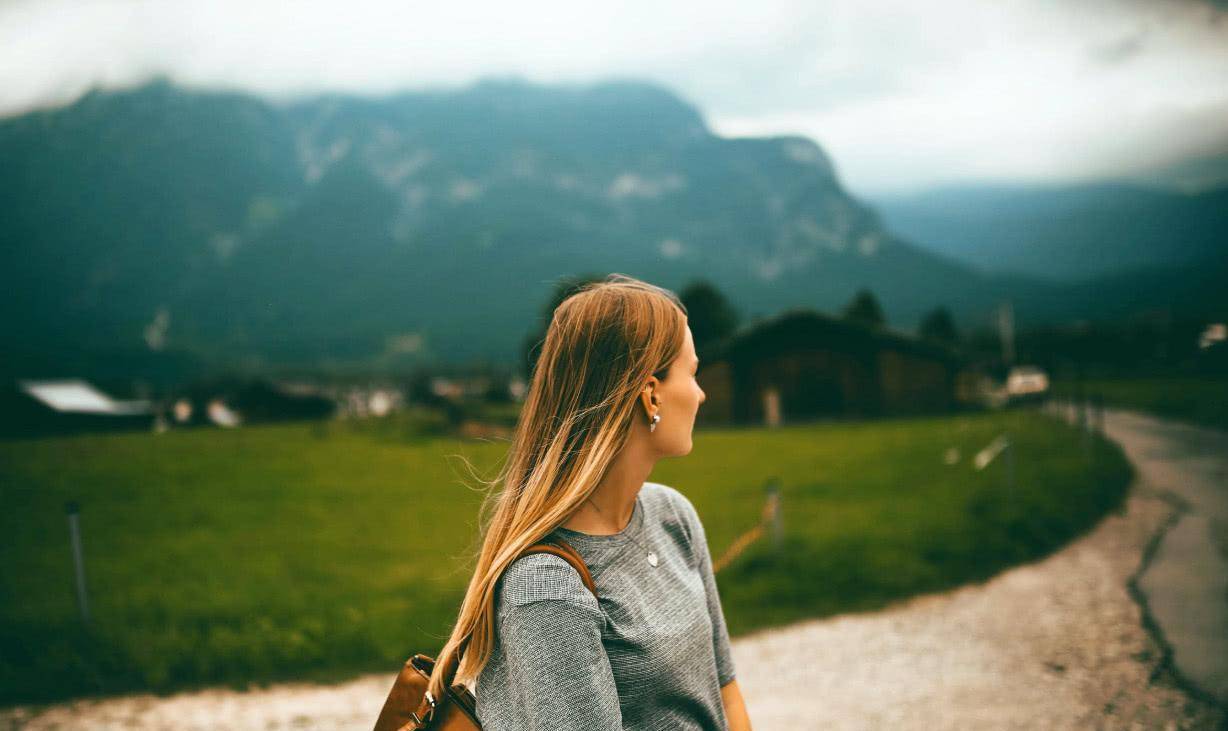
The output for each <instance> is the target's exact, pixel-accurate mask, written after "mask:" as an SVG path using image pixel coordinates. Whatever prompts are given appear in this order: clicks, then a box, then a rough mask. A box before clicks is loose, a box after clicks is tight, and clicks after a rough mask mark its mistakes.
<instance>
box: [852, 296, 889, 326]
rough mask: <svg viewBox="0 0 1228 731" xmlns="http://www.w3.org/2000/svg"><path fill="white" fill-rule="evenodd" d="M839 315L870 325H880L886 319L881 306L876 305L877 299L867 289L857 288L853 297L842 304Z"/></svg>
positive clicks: (883, 323) (885, 321) (884, 322)
mask: <svg viewBox="0 0 1228 731" xmlns="http://www.w3.org/2000/svg"><path fill="white" fill-rule="evenodd" d="M841 316H842V317H843V318H844V319H846V320H848V321H850V322H858V323H861V324H863V325H869V326H870V327H882V326H883V325H885V324H886V323H887V319H886V318H885V317H883V308H882V307H879V305H878V299H877V298H875V296H874V294H873V293H872V292H871V291H870V290H868V289H861V290H858V291H857V294H855V295H853V299H851V300H849V303H848V304H847V305H845V306H844V310H843V312H841Z"/></svg>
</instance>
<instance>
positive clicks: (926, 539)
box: [0, 411, 1130, 703]
mask: <svg viewBox="0 0 1228 731" xmlns="http://www.w3.org/2000/svg"><path fill="white" fill-rule="evenodd" d="M1003 431H1009V433H1010V434H1011V436H1012V437H1013V439H1014V441H1015V444H1016V446H1015V450H1016V459H1015V473H1016V474H1015V485H1014V489H1013V490H1011V489H1009V487H1008V485H1007V483H1006V464H1007V462H1006V460H1004V459H1002V458H999V460H998V461H996V462H994V463H993V464H991V465H990V466H989V467H988V468H987V469H986V470H984V471H980V472H978V471H976V470H974V469H973V468H972V466H971V464H970V462H971V457H972V454H973V453H974V452H975V451H976V450H978V449H980V448H981V447H983V446H985V445H986V444H987V443H989V442H990V441H991V440H992V439H993V438H994V437H995V436H997V435H998V434H999V433H1002V432H1003ZM1081 445H1082V442H1081V441H1080V438H1079V435H1078V434H1077V433H1075V432H1074V431H1073V430H1072V429H1071V428H1070V427H1067V426H1065V425H1064V424H1060V423H1058V422H1056V421H1054V420H1050V419H1047V418H1045V417H1043V416H1040V415H1038V414H1035V413H1032V412H1024V411H1018V412H1005V413H998V414H978V415H970V416H952V417H943V418H924V419H901V420H892V421H876V422H861V423H851V424H825V425H804V426H803V425H798V426H789V427H785V428H781V429H778V430H764V429H729V430H710V431H701V432H697V434H696V438H695V449H694V451H693V452H692V454H691V455H690V456H688V457H686V458H682V459H675V460H666V461H663V462H661V463H660V464H658V466H657V470H656V471H655V472H654V473H653V475H652V479H653V480H654V481H657V482H664V483H665V484H669V485H672V486H674V487H676V488H677V489H679V490H680V491H682V492H683V493H685V494H686V495H688V496H689V497H690V499H691V500H692V501H693V502H694V503H695V506H696V508H697V509H698V511H699V513H700V515H701V516H702V518H703V520H704V524H705V526H706V528H707V532H708V537H709V545H710V548H711V551H712V553H713V554H714V555H717V556H719V555H720V554H721V553H722V552H723V551H724V549H725V547H727V546H728V545H729V544H730V543H731V542H732V541H733V540H734V538H735V537H736V536H737V535H739V534H740V533H742V532H743V531H744V530H746V529H748V528H750V527H751V526H752V525H754V523H755V522H756V521H757V520H758V516H759V513H760V509H761V507H762V504H763V499H764V493H763V483H764V480H765V479H766V478H767V477H770V476H776V477H779V479H780V481H781V495H782V508H783V522H784V537H783V538H784V540H783V550H782V551H780V552H777V551H776V550H775V549H774V546H773V542H772V541H771V540H770V538H764V539H763V540H760V541H759V542H758V543H756V544H754V545H752V546H751V547H750V548H749V549H748V550H747V551H746V553H744V554H743V555H742V556H740V557H739V558H738V559H737V560H736V561H735V562H734V563H732V564H731V565H729V566H728V567H727V568H726V569H725V570H723V571H722V572H721V573H720V574H718V582H719V584H720V589H721V592H722V597H723V601H724V606H725V612H726V616H727V618H728V621H729V626H730V629H731V632H732V633H733V634H734V635H737V634H741V633H744V632H747V631H749V630H752V629H755V628H758V627H763V626H768V625H773V624H777V623H780V622H785V621H788V620H791V619H796V618H801V617H812V616H822V615H827V614H831V613H836V612H844V611H850V610H860V609H866V608H870V607H876V606H881V605H883V604H884V603H887V602H890V601H892V600H895V599H900V598H903V597H906V596H908V595H911V594H915V593H917V592H924V591H932V590H937V589H942V588H945V587H949V586H953V585H957V584H960V583H964V582H968V581H975V580H980V579H983V578H985V577H988V576H991V575H993V574H994V573H996V572H997V571H999V570H1001V569H1002V568H1004V567H1006V566H1009V565H1012V564H1015V563H1019V562H1022V561H1027V560H1029V559H1033V558H1036V557H1039V556H1042V555H1044V554H1046V553H1048V552H1050V551H1052V550H1053V549H1054V548H1056V547H1058V546H1060V545H1061V544H1063V543H1064V542H1066V541H1068V540H1069V539H1070V538H1071V537H1072V536H1074V535H1076V534H1078V533H1080V532H1082V531H1085V530H1086V529H1087V528H1089V527H1090V526H1091V525H1093V524H1094V523H1095V522H1096V521H1097V520H1098V519H1099V518H1100V517H1101V516H1103V515H1104V514H1105V513H1106V511H1108V510H1110V509H1112V508H1113V507H1114V506H1116V505H1118V504H1120V501H1121V499H1122V496H1123V494H1124V491H1125V488H1126V486H1127V483H1128V480H1129V477H1130V469H1129V466H1128V464H1127V463H1126V462H1125V460H1124V458H1123V456H1122V454H1121V452H1120V451H1119V450H1118V449H1117V448H1116V447H1115V446H1114V445H1112V444H1109V443H1106V442H1101V441H1095V442H1092V449H1091V450H1090V452H1089V453H1088V454H1090V455H1091V459H1090V460H1089V459H1087V458H1085V454H1084V452H1083V450H1082V446H1081ZM952 446H954V447H957V448H958V449H959V450H960V451H961V458H960V460H959V462H958V463H956V464H954V465H947V464H945V463H944V461H943V454H944V452H945V451H946V450H947V449H948V448H949V447H952ZM504 450H505V447H504V446H503V445H501V444H488V443H480V442H461V441H456V440H452V439H443V438H437V437H420V436H414V435H413V433H412V429H408V428H407V427H406V426H405V425H404V423H400V422H395V421H390V422H386V423H385V424H383V425H381V424H379V423H368V424H366V425H364V426H361V427H358V428H355V427H353V426H348V425H346V424H345V423H339V422H332V423H326V424H325V423H320V424H314V425H313V424H295V425H284V426H283V425H279V426H265V427H258V428H244V429H239V430H233V431H230V430H199V431H179V432H175V431H172V432H168V433H165V434H162V435H151V434H128V435H108V436H89V437H78V438H65V439H55V440H44V441H26V442H8V443H0V501H2V504H3V506H4V509H3V511H0V530H2V532H3V536H4V538H3V543H2V544H0V696H2V697H0V700H2V701H4V702H8V703H12V702H31V701H46V700H53V699H56V698H61V697H64V696H73V695H84V694H95V693H100V694H107V693H115V692H121V691H128V690H134V689H152V690H155V691H169V690H172V689H179V688H186V687H193V686H199V685H205V684H233V685H236V686H237V687H244V685H245V684H246V683H247V682H249V681H256V682H263V681H271V680H279V679H290V678H298V679H308V680H320V681H328V680H338V679H341V678H344V677H347V676H349V675H352V674H355V673H358V672H363V671H383V672H388V673H392V672H394V671H395V670H396V669H397V668H398V667H399V666H400V664H401V663H402V662H403V661H404V659H405V658H406V657H407V656H409V655H410V654H412V653H413V652H426V653H428V654H434V653H435V651H437V650H438V647H439V645H440V644H441V643H442V640H443V637H444V634H445V632H446V630H447V629H448V627H449V626H450V623H451V622H452V620H453V619H454V616H455V614H454V613H455V610H456V608H457V606H458V603H459V600H460V596H461V592H462V591H463V589H464V586H465V584H466V582H467V580H468V571H469V570H470V567H471V565H472V564H471V563H470V562H469V558H468V557H469V553H468V552H469V551H470V550H471V549H474V548H476V543H475V542H474V541H475V539H476V530H477V523H476V520H477V518H476V511H477V507H478V504H479V501H480V499H481V493H480V492H478V491H477V490H476V489H475V488H474V487H472V484H473V483H472V482H471V483H470V484H469V485H466V484H465V483H464V478H465V477H466V474H467V473H466V471H465V469H464V467H463V464H462V461H461V459H460V457H459V456H457V455H463V456H464V457H465V458H467V459H468V460H470V461H471V462H472V463H473V464H474V465H475V466H477V467H478V468H479V470H481V471H482V473H483V474H484V475H486V476H490V475H492V474H493V471H494V469H495V468H496V467H497V465H498V463H499V461H500V460H501V459H502V457H503V454H504ZM66 500H78V501H79V502H80V504H81V510H82V512H81V526H82V534H83V542H84V550H85V556H86V572H87V580H88V584H89V595H90V601H91V606H92V613H93V624H92V628H91V629H89V630H86V629H83V628H82V627H81V625H80V621H79V619H78V615H77V607H76V599H75V595H74V589H73V574H72V561H71V553H70V548H69V538H68V529H67V521H66V519H65V515H64V503H65V501H66Z"/></svg>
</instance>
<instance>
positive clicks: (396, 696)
mask: <svg viewBox="0 0 1228 731" xmlns="http://www.w3.org/2000/svg"><path fill="white" fill-rule="evenodd" d="M530 553H553V554H554V555H556V556H559V557H560V558H563V559H566V560H567V562H568V563H570V564H571V565H572V566H574V567H575V569H576V571H579V572H580V578H581V579H583V580H584V585H585V586H587V587H588V590H589V591H591V592H593V596H597V587H596V586H595V585H594V584H593V577H592V576H591V575H590V574H589V572H588V566H587V565H585V563H584V559H583V558H581V557H580V554H579V553H577V552H576V549H574V548H572V547H571V546H570V545H568V543H567V542H566V541H564V540H563V539H562V538H557V539H555V540H553V541H544V542H542V543H537V544H534V545H532V546H529V547H528V548H526V549H525V550H524V552H522V553H521V554H520V555H521V556H526V555H528V554H530ZM517 558H519V556H518V557H517ZM468 645H469V638H468V637H466V638H465V639H464V640H463V641H462V642H461V644H460V646H459V648H458V651H457V653H456V655H455V656H454V657H453V662H452V664H451V665H450V666H449V667H448V668H447V669H446V672H445V673H444V676H443V677H444V684H443V687H445V688H447V689H448V691H447V693H446V694H445V696H444V697H443V698H433V697H432V696H431V695H430V694H429V693H427V692H426V689H427V684H428V683H429V681H430V679H431V670H432V669H433V668H434V667H435V659H434V658H433V657H431V656H430V655H423V654H422V653H418V654H416V655H414V656H413V657H411V658H409V659H408V660H406V661H405V666H404V667H402V668H401V672H400V674H398V675H397V677H396V680H395V681H393V683H392V690H390V691H389V692H388V698H387V700H385V701H384V707H383V708H382V709H381V710H380V712H379V717H378V718H377V719H376V721H375V729H374V731H419V730H420V729H432V730H435V729H438V731H472V730H473V729H481V728H482V725H481V724H480V723H478V716H477V700H476V698H475V697H474V695H473V693H471V692H470V691H469V689H468V688H467V687H465V686H464V685H463V684H460V683H457V684H456V685H453V684H452V680H453V679H454V678H455V676H456V669H457V668H458V667H459V666H460V660H461V658H462V657H463V656H464V654H465V648H466V647H468ZM543 692H549V689H543Z"/></svg>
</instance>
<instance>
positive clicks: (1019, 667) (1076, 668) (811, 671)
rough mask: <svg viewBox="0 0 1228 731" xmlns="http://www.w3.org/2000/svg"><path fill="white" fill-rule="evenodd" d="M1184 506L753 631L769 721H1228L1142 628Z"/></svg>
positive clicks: (750, 677) (356, 701)
mask: <svg viewBox="0 0 1228 731" xmlns="http://www.w3.org/2000/svg"><path fill="white" fill-rule="evenodd" d="M1176 515H1177V508H1175V507H1174V503H1173V502H1172V498H1171V497H1170V496H1169V495H1168V493H1166V492H1162V491H1160V490H1158V489H1157V488H1155V487H1153V486H1152V485H1150V484H1148V483H1147V482H1146V481H1145V480H1144V481H1140V482H1138V483H1136V484H1135V485H1134V486H1132V489H1131V493H1130V496H1129V498H1128V500H1127V503H1126V509H1125V511H1124V512H1123V513H1121V514H1113V515H1110V516H1108V517H1106V518H1105V519H1104V520H1103V521H1102V522H1101V523H1100V524H1099V525H1098V526H1097V527H1096V528H1095V529H1094V530H1093V531H1092V532H1091V533H1089V534H1088V535H1086V536H1084V537H1082V538H1080V539H1078V540H1076V541H1075V542H1074V543H1072V544H1071V545H1069V546H1067V547H1066V548H1064V549H1062V550H1061V551H1059V552H1058V553H1056V554H1054V555H1052V556H1050V557H1048V558H1046V559H1044V560H1042V561H1039V562H1037V563H1034V564H1029V565H1025V566H1020V567H1016V568H1014V569H1011V570H1009V571H1006V572H1004V573H1002V574H999V575H998V576H996V577H994V578H993V579H991V580H990V581H988V582H986V583H984V584H980V585H970V586H965V587H963V588H960V589H958V590H955V591H952V592H949V593H945V594H938V595H929V596H922V597H917V598H914V599H911V600H909V601H907V602H903V603H900V604H897V605H895V606H892V607H888V608H886V609H884V610H882V611H878V612H874V613H868V614H857V615H843V616H838V617H833V618H828V619H823V620H813V621H807V622H802V623H798V624H793V625H790V626H788V627H782V628H776V629H771V630H766V631H762V632H758V633H755V634H752V635H749V636H744V637H740V638H738V639H737V640H736V641H734V643H733V654H734V662H735V664H736V666H737V668H738V677H739V682H740V685H741V686H742V691H743V694H744V695H745V697H746V702H747V707H748V708H749V709H750V713H751V718H752V720H753V723H754V725H755V728H756V729H758V731H772V730H773V729H814V728H830V729H879V728H892V729H926V730H934V729H1136V728H1137V729H1153V728H1154V729H1166V730H1167V729H1187V728H1189V729H1221V728H1228V721H1226V720H1225V718H1226V714H1225V711H1224V709H1222V708H1218V707H1216V706H1215V705H1212V704H1211V703H1208V702H1206V701H1204V700H1200V699H1199V698H1198V697H1195V696H1194V695H1191V694H1190V693H1188V692H1186V691H1185V690H1183V689H1182V688H1181V687H1180V686H1179V685H1178V683H1177V681H1176V679H1175V678H1174V676H1173V674H1172V673H1171V672H1169V670H1168V662H1167V660H1166V659H1165V648H1164V647H1163V646H1162V645H1161V644H1160V643H1159V642H1158V641H1157V640H1156V639H1155V638H1153V637H1152V636H1151V635H1149V634H1148V632H1147V631H1146V630H1145V629H1144V628H1143V617H1142V612H1141V610H1140V608H1139V605H1138V604H1137V603H1136V602H1135V601H1134V599H1133V598H1132V595H1131V586H1132V585H1133V584H1134V582H1135V580H1136V578H1137V576H1138V575H1139V574H1140V573H1141V571H1142V570H1143V568H1144V567H1145V565H1146V562H1147V560H1149V559H1150V556H1151V551H1152V550H1154V546H1155V545H1156V544H1158V542H1159V538H1160V537H1161V536H1162V535H1163V534H1164V532H1165V531H1166V530H1167V529H1168V528H1169V527H1170V526H1171V525H1172V524H1173V522H1174V517H1175V516H1176ZM391 682H392V675H391V674H389V675H372V676H366V677H362V678H359V679H357V680H354V681H351V682H348V683H345V684H342V685H336V686H327V687H321V686H309V685H301V684H287V685H277V686H273V687H271V688H268V689H263V690H253V691H251V692H246V693H239V692H233V691H229V690H214V691H205V692H198V693H185V694H180V695H175V696H171V697H168V698H158V697H156V696H152V695H137V696H127V697H121V698H113V699H108V700H102V701H92V700H85V701H77V702H73V703H66V704H60V705H55V706H51V707H47V708H43V709H38V710H37V711H34V710H31V709H20V708H18V709H9V710H4V711H0V729H4V728H11V729H17V728H25V729H69V728H71V729H82V728H88V729H171V728H175V729H219V728H225V729H252V730H255V729H261V730H270V731H271V730H273V729H329V730H332V729H337V730H340V729H369V728H370V726H371V723H372V722H373V721H374V718H375V714H376V713H377V711H378V709H379V707H380V704H381V703H382V702H383V698H384V695H385V694H386V693H387V690H388V687H389V685H390V684H391Z"/></svg>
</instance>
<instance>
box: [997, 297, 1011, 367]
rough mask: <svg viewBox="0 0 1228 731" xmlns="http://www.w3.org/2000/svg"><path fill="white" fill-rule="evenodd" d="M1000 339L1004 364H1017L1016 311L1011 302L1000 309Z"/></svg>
mask: <svg viewBox="0 0 1228 731" xmlns="http://www.w3.org/2000/svg"><path fill="white" fill-rule="evenodd" d="M998 337H999V338H1001V340H1002V362H1003V363H1005V364H1006V365H1008V366H1009V365H1012V364H1014V362H1015V310H1014V308H1013V307H1011V303H1010V300H1007V301H1005V302H1003V303H1002V304H1001V305H1000V306H999V307H998Z"/></svg>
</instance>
